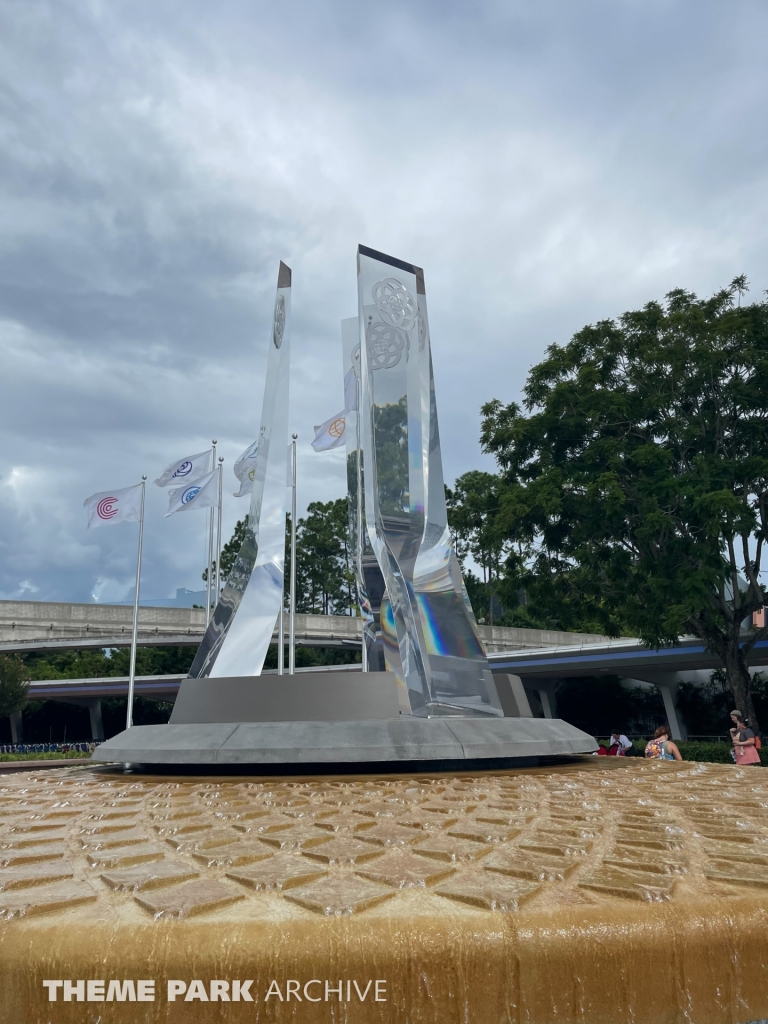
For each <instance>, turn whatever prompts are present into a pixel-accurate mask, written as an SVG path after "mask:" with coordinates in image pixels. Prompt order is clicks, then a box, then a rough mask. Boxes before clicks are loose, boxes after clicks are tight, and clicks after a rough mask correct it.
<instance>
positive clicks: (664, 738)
mask: <svg viewBox="0 0 768 1024" xmlns="http://www.w3.org/2000/svg"><path fill="white" fill-rule="evenodd" d="M645 756H646V757H652V758H657V759H659V760H661V761H682V760H683V755H682V754H681V753H680V751H679V750H678V748H677V744H676V743H673V742H672V740H671V739H670V738H669V729H668V728H667V727H666V725H660V726H659V728H658V729H657V730H656V732H655V733H654V734H653V739H652V740H650V741H649V742H648V743H647V744H646V746H645Z"/></svg>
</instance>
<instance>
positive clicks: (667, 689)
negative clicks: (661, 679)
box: [656, 683, 684, 740]
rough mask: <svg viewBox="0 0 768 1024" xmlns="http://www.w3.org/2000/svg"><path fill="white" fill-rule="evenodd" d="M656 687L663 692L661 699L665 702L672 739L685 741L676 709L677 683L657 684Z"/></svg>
mask: <svg viewBox="0 0 768 1024" xmlns="http://www.w3.org/2000/svg"><path fill="white" fill-rule="evenodd" d="M656 685H657V686H658V688H659V690H660V691H661V697H662V700H663V701H664V712H665V714H666V716H667V722H668V723H669V731H670V732H671V733H672V739H673V740H682V739H684V736H683V731H682V729H681V728H680V722H679V720H678V717H677V708H676V707H675V693H676V692H677V683H657V684H656Z"/></svg>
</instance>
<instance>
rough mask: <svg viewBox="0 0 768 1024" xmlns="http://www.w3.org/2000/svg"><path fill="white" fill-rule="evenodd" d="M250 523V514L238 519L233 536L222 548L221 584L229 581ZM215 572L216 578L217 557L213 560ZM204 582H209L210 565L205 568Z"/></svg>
mask: <svg viewBox="0 0 768 1024" xmlns="http://www.w3.org/2000/svg"><path fill="white" fill-rule="evenodd" d="M247 523H248V516H247V515H246V516H243V518H242V519H238V521H237V523H236V524H235V529H234V531H233V533H232V536H231V537H230V538H229V540H228V541H227V543H226V544H225V545H224V547H223V548H222V549H221V575H220V577H219V579H220V583H221V586H222V587H223V586H224V584H225V583H226V582H227V577H228V576H229V574H230V573H231V572H232V566H233V565H234V564H235V559H236V558H237V556H238V554H239V552H240V548H241V547H242V546H243V541H244V540H245V528H246V525H247ZM213 573H214V578H215V576H216V559H215V558H214V560H213ZM203 582H205V583H207V582H208V567H207V566H206V568H205V569H203Z"/></svg>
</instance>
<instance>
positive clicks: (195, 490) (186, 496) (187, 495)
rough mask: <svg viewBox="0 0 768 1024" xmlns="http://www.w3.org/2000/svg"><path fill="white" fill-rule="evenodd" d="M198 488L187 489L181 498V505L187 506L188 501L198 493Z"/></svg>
mask: <svg viewBox="0 0 768 1024" xmlns="http://www.w3.org/2000/svg"><path fill="white" fill-rule="evenodd" d="M199 491H200V488H199V487H188V488H187V489H186V491H184V493H183V494H182V496H181V504H182V505H188V504H189V503H190V501H192V499H193V498H194V497H195V496H196V495H197V494H198V493H199Z"/></svg>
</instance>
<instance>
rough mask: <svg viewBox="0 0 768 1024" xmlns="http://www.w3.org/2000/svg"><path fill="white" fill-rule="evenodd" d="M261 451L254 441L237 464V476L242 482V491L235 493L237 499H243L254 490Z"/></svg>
mask: <svg viewBox="0 0 768 1024" xmlns="http://www.w3.org/2000/svg"><path fill="white" fill-rule="evenodd" d="M258 449H259V442H258V441H254V442H253V444H250V445H248V447H247V448H246V449H245V451H244V452H243V454H242V455H241V456H240V458H239V459H238V460H237V462H236V463H235V466H234V469H235V476H236V477H237V479H238V480H239V481H240V490H239V491H236V492H235V497H236V498H242V497H244V496H245V495H246V494H250V493H251V491H252V490H253V480H254V477H255V476H256V454H257V452H258Z"/></svg>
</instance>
